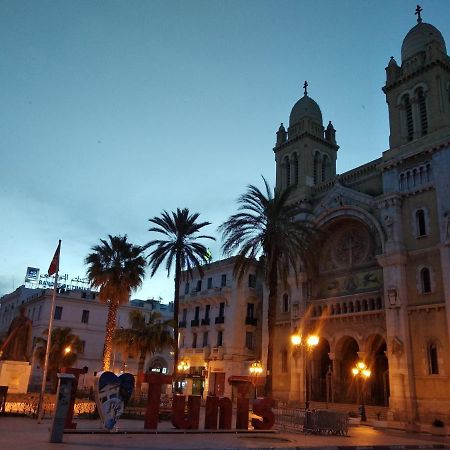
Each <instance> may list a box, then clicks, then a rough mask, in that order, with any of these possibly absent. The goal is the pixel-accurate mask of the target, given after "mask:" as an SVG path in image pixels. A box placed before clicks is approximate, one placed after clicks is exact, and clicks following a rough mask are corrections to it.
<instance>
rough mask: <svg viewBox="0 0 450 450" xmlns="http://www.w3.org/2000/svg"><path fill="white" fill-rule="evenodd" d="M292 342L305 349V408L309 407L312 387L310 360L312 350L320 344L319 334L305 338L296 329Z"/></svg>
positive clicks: (297, 347) (298, 347)
mask: <svg viewBox="0 0 450 450" xmlns="http://www.w3.org/2000/svg"><path fill="white" fill-rule="evenodd" d="M291 343H292V345H293V346H294V347H295V348H296V349H300V348H301V349H302V351H303V374H304V383H303V392H304V394H305V409H309V399H310V389H311V380H310V379H309V377H310V372H311V371H310V370H309V362H310V355H311V352H312V351H313V350H314V348H315V347H316V346H317V345H318V344H319V336H317V335H316V334H310V335H308V336H306V337H305V338H303V336H302V335H301V334H300V333H298V331H297V330H294V333H293V334H292V335H291Z"/></svg>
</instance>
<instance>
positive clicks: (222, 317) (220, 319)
mask: <svg viewBox="0 0 450 450" xmlns="http://www.w3.org/2000/svg"><path fill="white" fill-rule="evenodd" d="M224 322H225V316H218V317H216V320H215V321H214V323H215V324H216V325H217V324H219V323H224Z"/></svg>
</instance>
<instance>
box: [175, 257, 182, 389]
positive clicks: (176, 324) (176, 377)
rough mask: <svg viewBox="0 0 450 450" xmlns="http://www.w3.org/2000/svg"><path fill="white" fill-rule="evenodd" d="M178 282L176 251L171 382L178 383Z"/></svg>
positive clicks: (178, 259)
mask: <svg viewBox="0 0 450 450" xmlns="http://www.w3.org/2000/svg"><path fill="white" fill-rule="evenodd" d="M180 281H181V258H180V254H179V252H178V251H177V256H176V259H175V295H174V297H173V321H174V328H173V333H174V339H175V345H174V349H173V382H174V383H175V384H176V383H177V381H178V310H179V302H180Z"/></svg>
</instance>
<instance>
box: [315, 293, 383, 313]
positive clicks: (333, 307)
mask: <svg viewBox="0 0 450 450" xmlns="http://www.w3.org/2000/svg"><path fill="white" fill-rule="evenodd" d="M310 305H311V306H310V308H311V319H319V318H322V317H326V318H329V317H335V316H342V315H349V314H352V315H360V314H368V313H375V312H377V311H383V310H384V299H383V295H382V293H379V292H375V293H372V294H356V295H352V296H346V297H340V298H339V297H338V298H333V299H327V300H325V301H324V300H313V301H312V302H311V303H310Z"/></svg>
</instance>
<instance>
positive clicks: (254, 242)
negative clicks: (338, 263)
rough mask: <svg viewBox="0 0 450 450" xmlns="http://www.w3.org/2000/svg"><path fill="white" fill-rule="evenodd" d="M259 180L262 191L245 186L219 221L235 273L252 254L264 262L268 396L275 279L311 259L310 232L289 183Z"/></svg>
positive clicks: (240, 272) (246, 264)
mask: <svg viewBox="0 0 450 450" xmlns="http://www.w3.org/2000/svg"><path fill="white" fill-rule="evenodd" d="M263 180H264V185H265V192H262V191H261V190H260V189H259V188H257V187H256V186H253V185H249V186H248V187H247V192H245V193H244V194H243V195H241V196H240V197H239V198H238V200H237V203H238V205H239V208H238V210H239V212H238V213H236V214H234V215H232V216H231V217H230V218H229V219H228V220H227V221H226V222H224V223H223V224H222V225H221V226H220V227H219V231H221V232H222V236H223V245H222V250H223V252H224V254H225V255H231V254H233V253H235V252H236V253H237V255H236V256H237V258H236V263H235V268H234V271H235V274H236V275H237V276H238V277H239V278H241V277H242V276H243V275H244V273H245V272H246V270H247V269H248V268H249V265H250V264H251V263H252V262H253V261H254V260H255V259H256V258H258V257H259V260H260V262H261V264H262V266H263V267H262V269H263V273H264V281H265V285H266V287H267V288H268V291H269V300H268V301H269V304H268V320H267V329H268V349H267V377H266V395H268V396H270V395H272V370H273V345H274V334H275V318H276V305H277V297H278V283H279V281H282V282H283V283H287V277H288V275H289V271H290V270H292V271H293V272H294V274H295V277H296V278H297V274H298V267H299V260H301V261H302V262H303V264H309V263H310V262H311V261H312V259H311V258H312V255H313V252H312V248H313V246H312V242H313V237H314V235H315V230H314V228H313V226H312V224H311V222H309V221H308V220H306V219H304V220H299V219H298V218H297V216H298V215H299V213H302V212H304V211H302V210H300V209H299V208H298V207H297V206H296V205H295V204H293V203H289V196H290V194H291V192H292V190H293V187H290V188H288V189H286V190H282V191H281V190H280V191H275V193H272V190H271V189H270V187H269V184H268V183H267V181H266V179H265V178H264V177H263Z"/></svg>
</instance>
